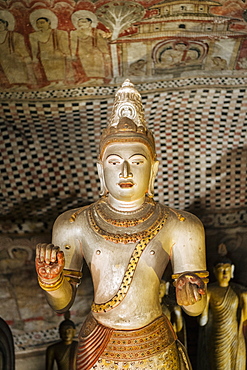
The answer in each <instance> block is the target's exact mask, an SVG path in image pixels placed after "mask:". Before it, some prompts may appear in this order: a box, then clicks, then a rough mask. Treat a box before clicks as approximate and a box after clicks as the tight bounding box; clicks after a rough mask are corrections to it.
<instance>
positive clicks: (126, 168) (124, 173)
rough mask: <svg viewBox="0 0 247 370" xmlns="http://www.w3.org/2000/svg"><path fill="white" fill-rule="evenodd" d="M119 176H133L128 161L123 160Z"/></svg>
mask: <svg viewBox="0 0 247 370" xmlns="http://www.w3.org/2000/svg"><path fill="white" fill-rule="evenodd" d="M119 176H120V177H121V178H124V179H126V178H128V177H132V176H133V175H132V173H131V172H130V166H129V163H128V161H123V165H122V171H121V173H120V175H119Z"/></svg>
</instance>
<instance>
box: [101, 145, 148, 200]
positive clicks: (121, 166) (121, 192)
mask: <svg viewBox="0 0 247 370" xmlns="http://www.w3.org/2000/svg"><path fill="white" fill-rule="evenodd" d="M152 165H153V161H152V158H151V155H150V152H149V149H148V148H147V147H146V145H144V144H142V143H139V142H130V143H121V142H118V143H111V144H109V145H108V146H107V147H106V149H105V151H104V153H103V157H102V166H103V176H104V182H105V186H106V188H107V190H108V192H109V193H110V194H111V196H112V197H113V198H115V199H117V200H118V201H125V202H128V201H135V200H138V199H140V198H142V197H143V196H145V193H146V192H147V191H148V186H149V181H150V176H151V170H152Z"/></svg>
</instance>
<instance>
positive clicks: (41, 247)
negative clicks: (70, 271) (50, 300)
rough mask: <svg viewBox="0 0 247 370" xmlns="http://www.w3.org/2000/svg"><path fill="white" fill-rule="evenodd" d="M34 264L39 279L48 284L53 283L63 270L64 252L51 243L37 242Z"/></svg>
mask: <svg viewBox="0 0 247 370" xmlns="http://www.w3.org/2000/svg"><path fill="white" fill-rule="evenodd" d="M35 265H36V271H37V274H38V276H39V279H40V280H42V281H43V282H46V283H48V284H49V283H53V282H54V281H56V280H58V279H59V277H60V275H61V273H62V272H63V268H64V254H63V252H62V251H60V248H59V247H56V246H54V245H53V244H38V245H37V246H36V259H35Z"/></svg>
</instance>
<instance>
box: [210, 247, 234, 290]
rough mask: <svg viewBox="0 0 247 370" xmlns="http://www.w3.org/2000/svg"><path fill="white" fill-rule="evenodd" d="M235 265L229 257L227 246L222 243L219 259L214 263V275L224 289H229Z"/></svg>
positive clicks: (219, 249)
mask: <svg viewBox="0 0 247 370" xmlns="http://www.w3.org/2000/svg"><path fill="white" fill-rule="evenodd" d="M234 268H235V266H234V264H233V263H232V260H231V259H230V258H229V257H228V251H227V248H226V245H225V244H224V243H221V244H220V245H219V246H218V258H217V259H216V260H215V262H214V275H215V277H216V279H217V281H218V284H219V285H220V286H222V287H227V286H228V285H229V282H230V280H231V278H233V273H234Z"/></svg>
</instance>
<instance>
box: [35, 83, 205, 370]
mask: <svg viewBox="0 0 247 370" xmlns="http://www.w3.org/2000/svg"><path fill="white" fill-rule="evenodd" d="M157 169H158V161H157V158H156V151H155V143H154V137H153V134H152V132H151V131H150V130H149V129H148V127H147V124H146V121H145V118H144V110H143V106H142V102H141V95H140V94H139V92H138V91H137V90H136V89H135V87H134V86H133V84H132V83H131V82H130V81H129V80H126V81H125V82H124V83H123V85H122V87H121V88H120V89H119V90H118V91H117V93H116V97H115V102H114V106H113V110H112V116H111V118H110V120H109V123H108V126H107V128H106V129H105V130H104V131H103V132H102V136H101V140H100V150H99V161H98V171H99V177H100V181H101V198H100V199H99V200H98V201H96V202H95V203H93V204H91V205H89V206H87V207H83V208H80V209H74V210H70V211H67V212H65V213H63V214H62V215H60V216H59V217H58V219H57V220H56V222H55V224H54V228H53V240H52V244H39V245H37V248H36V270H37V273H38V280H39V284H40V286H41V288H42V289H43V290H44V291H45V293H46V297H47V300H48V302H49V304H50V305H51V307H53V309H54V310H56V311H57V312H63V311H66V310H68V309H69V307H71V305H72V304H73V301H74V297H75V294H76V289H77V285H78V283H79V282H80V277H81V271H82V265H83V259H85V261H86V263H87V265H88V266H89V269H90V271H91V275H92V279H93V284H94V302H93V304H92V306H91V313H90V314H89V316H88V317H87V319H86V320H85V322H84V324H83V327H82V329H81V332H80V334H79V345H78V356H77V370H82V369H83V370H85V369H88V370H89V369H96V370H99V369H112V368H114V369H118V370H122V369H142V368H143V369H145V368H151V369H156V370H158V369H171V368H172V369H187V370H189V369H191V365H190V361H189V359H188V356H187V353H186V350H185V348H184V346H183V345H182V343H181V342H180V341H179V340H178V339H177V336H176V334H175V332H174V330H173V328H172V325H171V323H170V322H169V320H168V319H167V317H166V316H165V315H164V314H163V313H162V307H161V304H160V299H159V292H160V280H161V278H162V275H163V273H164V270H165V269H166V267H167V265H168V262H169V260H171V263H172V266H173V273H174V275H173V279H174V280H175V285H176V297H177V302H178V304H179V305H180V306H182V307H183V309H184V310H185V312H187V313H188V314H189V315H194V316H195V315H199V314H200V313H201V312H202V310H203V309H204V306H205V301H206V300H205V294H206V282H207V279H206V277H207V275H208V273H207V271H206V264H205V245H204V244H205V240H204V239H205V237H204V228H203V226H202V224H201V222H200V221H199V220H198V219H197V218H196V217H195V216H194V215H192V214H190V213H187V212H183V211H181V212H180V211H176V210H174V209H171V208H169V207H168V206H164V205H162V204H159V203H157V202H155V201H154V200H153V194H154V180H155V176H156V172H157Z"/></svg>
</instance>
